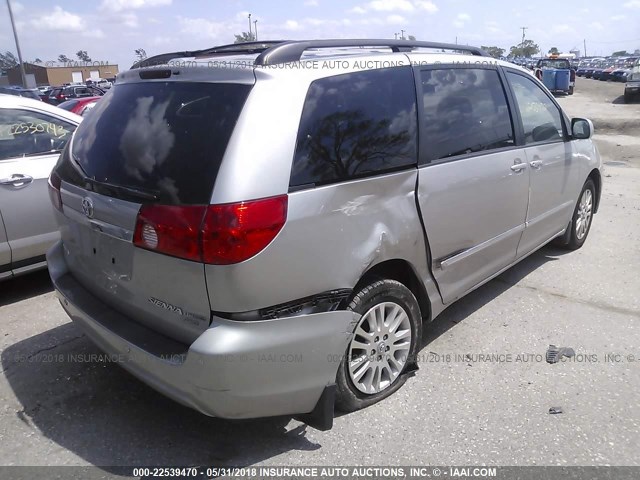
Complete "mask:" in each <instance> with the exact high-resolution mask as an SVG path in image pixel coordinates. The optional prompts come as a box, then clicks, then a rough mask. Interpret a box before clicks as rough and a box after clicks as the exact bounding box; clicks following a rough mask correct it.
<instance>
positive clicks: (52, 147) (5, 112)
mask: <svg viewBox="0 0 640 480" xmlns="http://www.w3.org/2000/svg"><path fill="white" fill-rule="evenodd" d="M75 129H76V126H75V125H73V124H71V123H68V122H65V121H63V120H59V119H57V118H55V117H53V116H50V115H46V114H44V113H37V112H30V111H27V110H18V109H5V108H0V160H6V159H8V158H15V157H23V156H29V155H38V154H46V153H49V152H56V151H60V150H62V149H63V148H64V146H65V145H66V144H67V142H68V141H69V139H70V138H71V134H72V133H73V132H74V130H75Z"/></svg>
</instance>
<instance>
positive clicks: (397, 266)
mask: <svg viewBox="0 0 640 480" xmlns="http://www.w3.org/2000/svg"><path fill="white" fill-rule="evenodd" d="M380 278H387V279H389V280H396V281H398V282H400V283H402V284H403V285H404V286H405V287H407V288H408V289H409V290H410V291H411V293H413V295H414V297H416V300H417V301H418V306H419V307H420V315H421V316H422V321H423V322H425V321H427V322H428V321H430V320H431V313H432V310H431V302H430V300H429V295H428V294H427V290H426V288H425V286H424V284H423V283H422V281H421V280H420V277H419V276H418V274H417V273H416V270H415V269H414V268H413V266H412V265H411V264H410V263H409V262H407V261H406V260H403V259H399V258H396V259H392V260H385V261H384V262H380V263H378V264H376V265H374V266H372V267H371V268H369V269H368V270H367V271H366V272H365V273H364V274H363V275H362V276H361V277H360V280H358V283H357V284H356V286H355V287H354V289H353V292H354V293H355V292H357V291H358V290H359V289H360V288H362V287H364V286H365V285H367V284H369V283H371V282H373V281H375V280H378V279H380Z"/></svg>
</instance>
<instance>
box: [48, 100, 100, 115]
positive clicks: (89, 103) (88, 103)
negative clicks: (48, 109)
mask: <svg viewBox="0 0 640 480" xmlns="http://www.w3.org/2000/svg"><path fill="white" fill-rule="evenodd" d="M101 98H102V97H85V98H72V99H71V100H67V101H66V102H62V103H61V104H60V105H58V107H60V108H64V109H65V110H67V111H69V112H73V113H75V114H77V115H85V114H86V113H87V112H88V111H90V110H91V109H92V108H93V107H94V106H95V104H96V102H97V101H98V100H100V99H101Z"/></svg>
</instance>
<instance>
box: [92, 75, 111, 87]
mask: <svg viewBox="0 0 640 480" xmlns="http://www.w3.org/2000/svg"><path fill="white" fill-rule="evenodd" d="M93 85H95V86H96V87H98V88H102V89H103V90H109V89H110V88H111V82H110V81H109V80H105V79H104V78H96V79H95V80H93Z"/></svg>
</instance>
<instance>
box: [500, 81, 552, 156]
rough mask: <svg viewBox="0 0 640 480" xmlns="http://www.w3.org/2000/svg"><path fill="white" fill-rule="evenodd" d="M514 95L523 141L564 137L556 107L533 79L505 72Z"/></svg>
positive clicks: (548, 140)
mask: <svg viewBox="0 0 640 480" xmlns="http://www.w3.org/2000/svg"><path fill="white" fill-rule="evenodd" d="M507 78H508V79H509V84H510V85H511V88H512V89H513V94H514V95H515V97H516V103H517V104H518V110H519V111H520V117H521V118H522V126H523V127H524V137H525V143H526V144H527V145H528V144H530V143H537V142H552V141H560V140H562V139H563V138H564V133H563V130H562V117H561V116H560V111H559V110H558V107H556V105H555V104H554V103H553V102H552V101H551V99H550V98H549V97H548V96H547V94H546V93H545V92H544V90H542V89H541V88H540V87H539V86H538V85H537V84H536V83H535V82H534V81H533V80H531V79H529V78H526V77H524V76H522V75H518V74H516V73H511V72H507Z"/></svg>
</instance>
